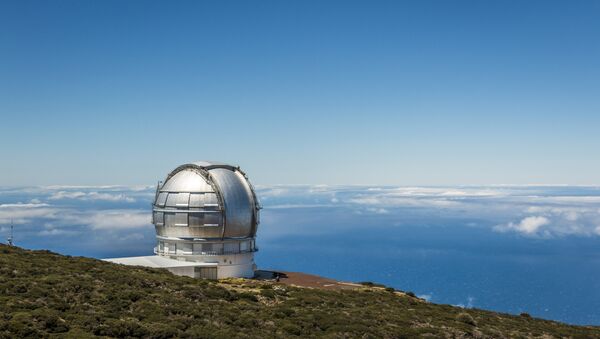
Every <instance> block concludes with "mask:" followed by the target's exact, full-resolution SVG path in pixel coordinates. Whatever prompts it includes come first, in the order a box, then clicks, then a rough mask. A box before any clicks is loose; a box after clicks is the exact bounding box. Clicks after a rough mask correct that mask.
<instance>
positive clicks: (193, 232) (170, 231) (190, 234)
mask: <svg viewBox="0 0 600 339" xmlns="http://www.w3.org/2000/svg"><path fill="white" fill-rule="evenodd" d="M155 229H156V235H157V236H159V237H174V238H198V239H219V238H221V234H223V227H222V226H212V227H204V226H202V227H181V226H171V227H169V226H160V225H155Z"/></svg>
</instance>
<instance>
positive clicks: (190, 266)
mask: <svg viewBox="0 0 600 339" xmlns="http://www.w3.org/2000/svg"><path fill="white" fill-rule="evenodd" d="M104 260H105V261H109V262H112V263H115V264H121V265H128V266H143V267H152V268H165V269H167V270H168V271H169V272H171V273H173V274H175V275H180V276H187V277H191V278H204V279H225V278H252V277H254V271H255V270H256V265H255V263H254V253H252V252H249V253H240V254H229V255H211V256H204V255H185V256H177V255H173V256H161V255H151V256H145V257H126V258H110V259H104Z"/></svg>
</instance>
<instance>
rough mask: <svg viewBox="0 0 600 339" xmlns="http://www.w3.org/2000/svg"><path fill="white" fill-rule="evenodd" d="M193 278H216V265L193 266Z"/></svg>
mask: <svg viewBox="0 0 600 339" xmlns="http://www.w3.org/2000/svg"><path fill="white" fill-rule="evenodd" d="M194 278H199V279H212V280H217V268H216V267H198V266H197V267H194Z"/></svg>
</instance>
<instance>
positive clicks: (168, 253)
mask: <svg viewBox="0 0 600 339" xmlns="http://www.w3.org/2000/svg"><path fill="white" fill-rule="evenodd" d="M251 252H258V247H255V248H254V249H248V250H245V251H225V250H222V251H203V252H192V254H184V253H181V252H179V253H176V252H165V251H162V252H161V251H159V250H158V248H156V247H154V254H158V255H177V256H183V257H185V256H195V255H208V256H215V255H229V254H243V253H251Z"/></svg>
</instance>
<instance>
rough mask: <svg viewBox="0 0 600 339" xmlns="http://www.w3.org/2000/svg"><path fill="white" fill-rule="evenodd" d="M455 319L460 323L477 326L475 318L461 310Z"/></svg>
mask: <svg viewBox="0 0 600 339" xmlns="http://www.w3.org/2000/svg"><path fill="white" fill-rule="evenodd" d="M456 320H457V321H460V322H461V323H465V324H467V325H471V326H477V322H475V319H473V316H472V315H470V314H469V313H467V312H461V313H459V314H458V315H456Z"/></svg>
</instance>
